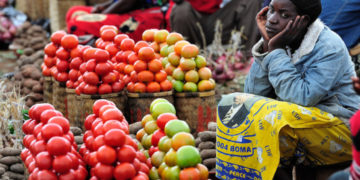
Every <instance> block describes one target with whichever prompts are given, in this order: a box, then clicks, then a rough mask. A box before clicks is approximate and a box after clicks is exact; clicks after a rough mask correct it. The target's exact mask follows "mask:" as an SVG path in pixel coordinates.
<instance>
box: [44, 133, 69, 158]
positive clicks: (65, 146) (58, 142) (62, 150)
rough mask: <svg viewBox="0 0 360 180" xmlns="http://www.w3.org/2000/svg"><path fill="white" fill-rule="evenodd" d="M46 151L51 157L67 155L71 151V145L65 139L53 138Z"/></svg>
mask: <svg viewBox="0 0 360 180" xmlns="http://www.w3.org/2000/svg"><path fill="white" fill-rule="evenodd" d="M46 149H47V151H48V152H49V154H50V155H54V156H59V155H65V154H66V153H68V152H70V151H71V144H70V142H69V141H68V140H67V139H65V138H63V137H52V138H51V139H50V140H49V141H48V143H47V145H46Z"/></svg>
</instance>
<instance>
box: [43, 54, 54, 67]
mask: <svg viewBox="0 0 360 180" xmlns="http://www.w3.org/2000/svg"><path fill="white" fill-rule="evenodd" d="M44 64H45V65H46V66H47V67H48V68H51V67H53V66H55V65H56V58H55V57H49V56H47V55H45V57H44Z"/></svg>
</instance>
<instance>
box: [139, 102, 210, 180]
mask: <svg viewBox="0 0 360 180" xmlns="http://www.w3.org/2000/svg"><path fill="white" fill-rule="evenodd" d="M175 114H176V110H175V108H174V106H173V105H172V104H171V103H169V102H168V101H167V100H166V99H161V98H159V99H156V100H154V101H153V102H152V103H151V105H150V114H148V115H146V116H144V118H143V119H142V121H141V124H142V126H143V129H140V130H139V131H138V132H137V134H136V138H137V139H138V140H139V141H141V143H142V146H143V148H145V149H146V150H145V152H146V153H147V154H149V156H150V157H151V163H152V165H153V167H152V168H151V170H150V172H149V177H150V179H154V180H155V179H165V180H167V179H180V180H185V179H199V180H205V179H208V175H209V172H208V169H207V167H206V166H204V165H202V164H201V161H202V160H201V155H200V153H199V151H198V149H196V147H195V139H194V137H193V135H191V134H190V127H189V125H188V124H187V123H186V122H185V121H182V120H178V118H177V117H176V115H175Z"/></svg>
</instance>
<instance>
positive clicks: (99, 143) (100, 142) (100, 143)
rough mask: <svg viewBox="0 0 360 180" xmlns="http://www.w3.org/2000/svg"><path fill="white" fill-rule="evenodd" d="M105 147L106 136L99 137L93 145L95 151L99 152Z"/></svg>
mask: <svg viewBox="0 0 360 180" xmlns="http://www.w3.org/2000/svg"><path fill="white" fill-rule="evenodd" d="M103 145H105V141H104V135H99V136H97V137H96V138H95V140H94V143H93V144H92V146H93V150H94V151H97V150H98V149H99V148H100V147H101V146H103Z"/></svg>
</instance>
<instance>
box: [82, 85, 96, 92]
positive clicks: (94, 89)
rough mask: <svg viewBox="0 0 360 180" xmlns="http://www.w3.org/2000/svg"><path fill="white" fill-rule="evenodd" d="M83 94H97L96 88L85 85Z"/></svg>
mask: <svg viewBox="0 0 360 180" xmlns="http://www.w3.org/2000/svg"><path fill="white" fill-rule="evenodd" d="M82 92H84V94H97V92H98V87H97V86H94V85H90V84H86V85H85V87H84V89H83V91H82Z"/></svg>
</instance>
